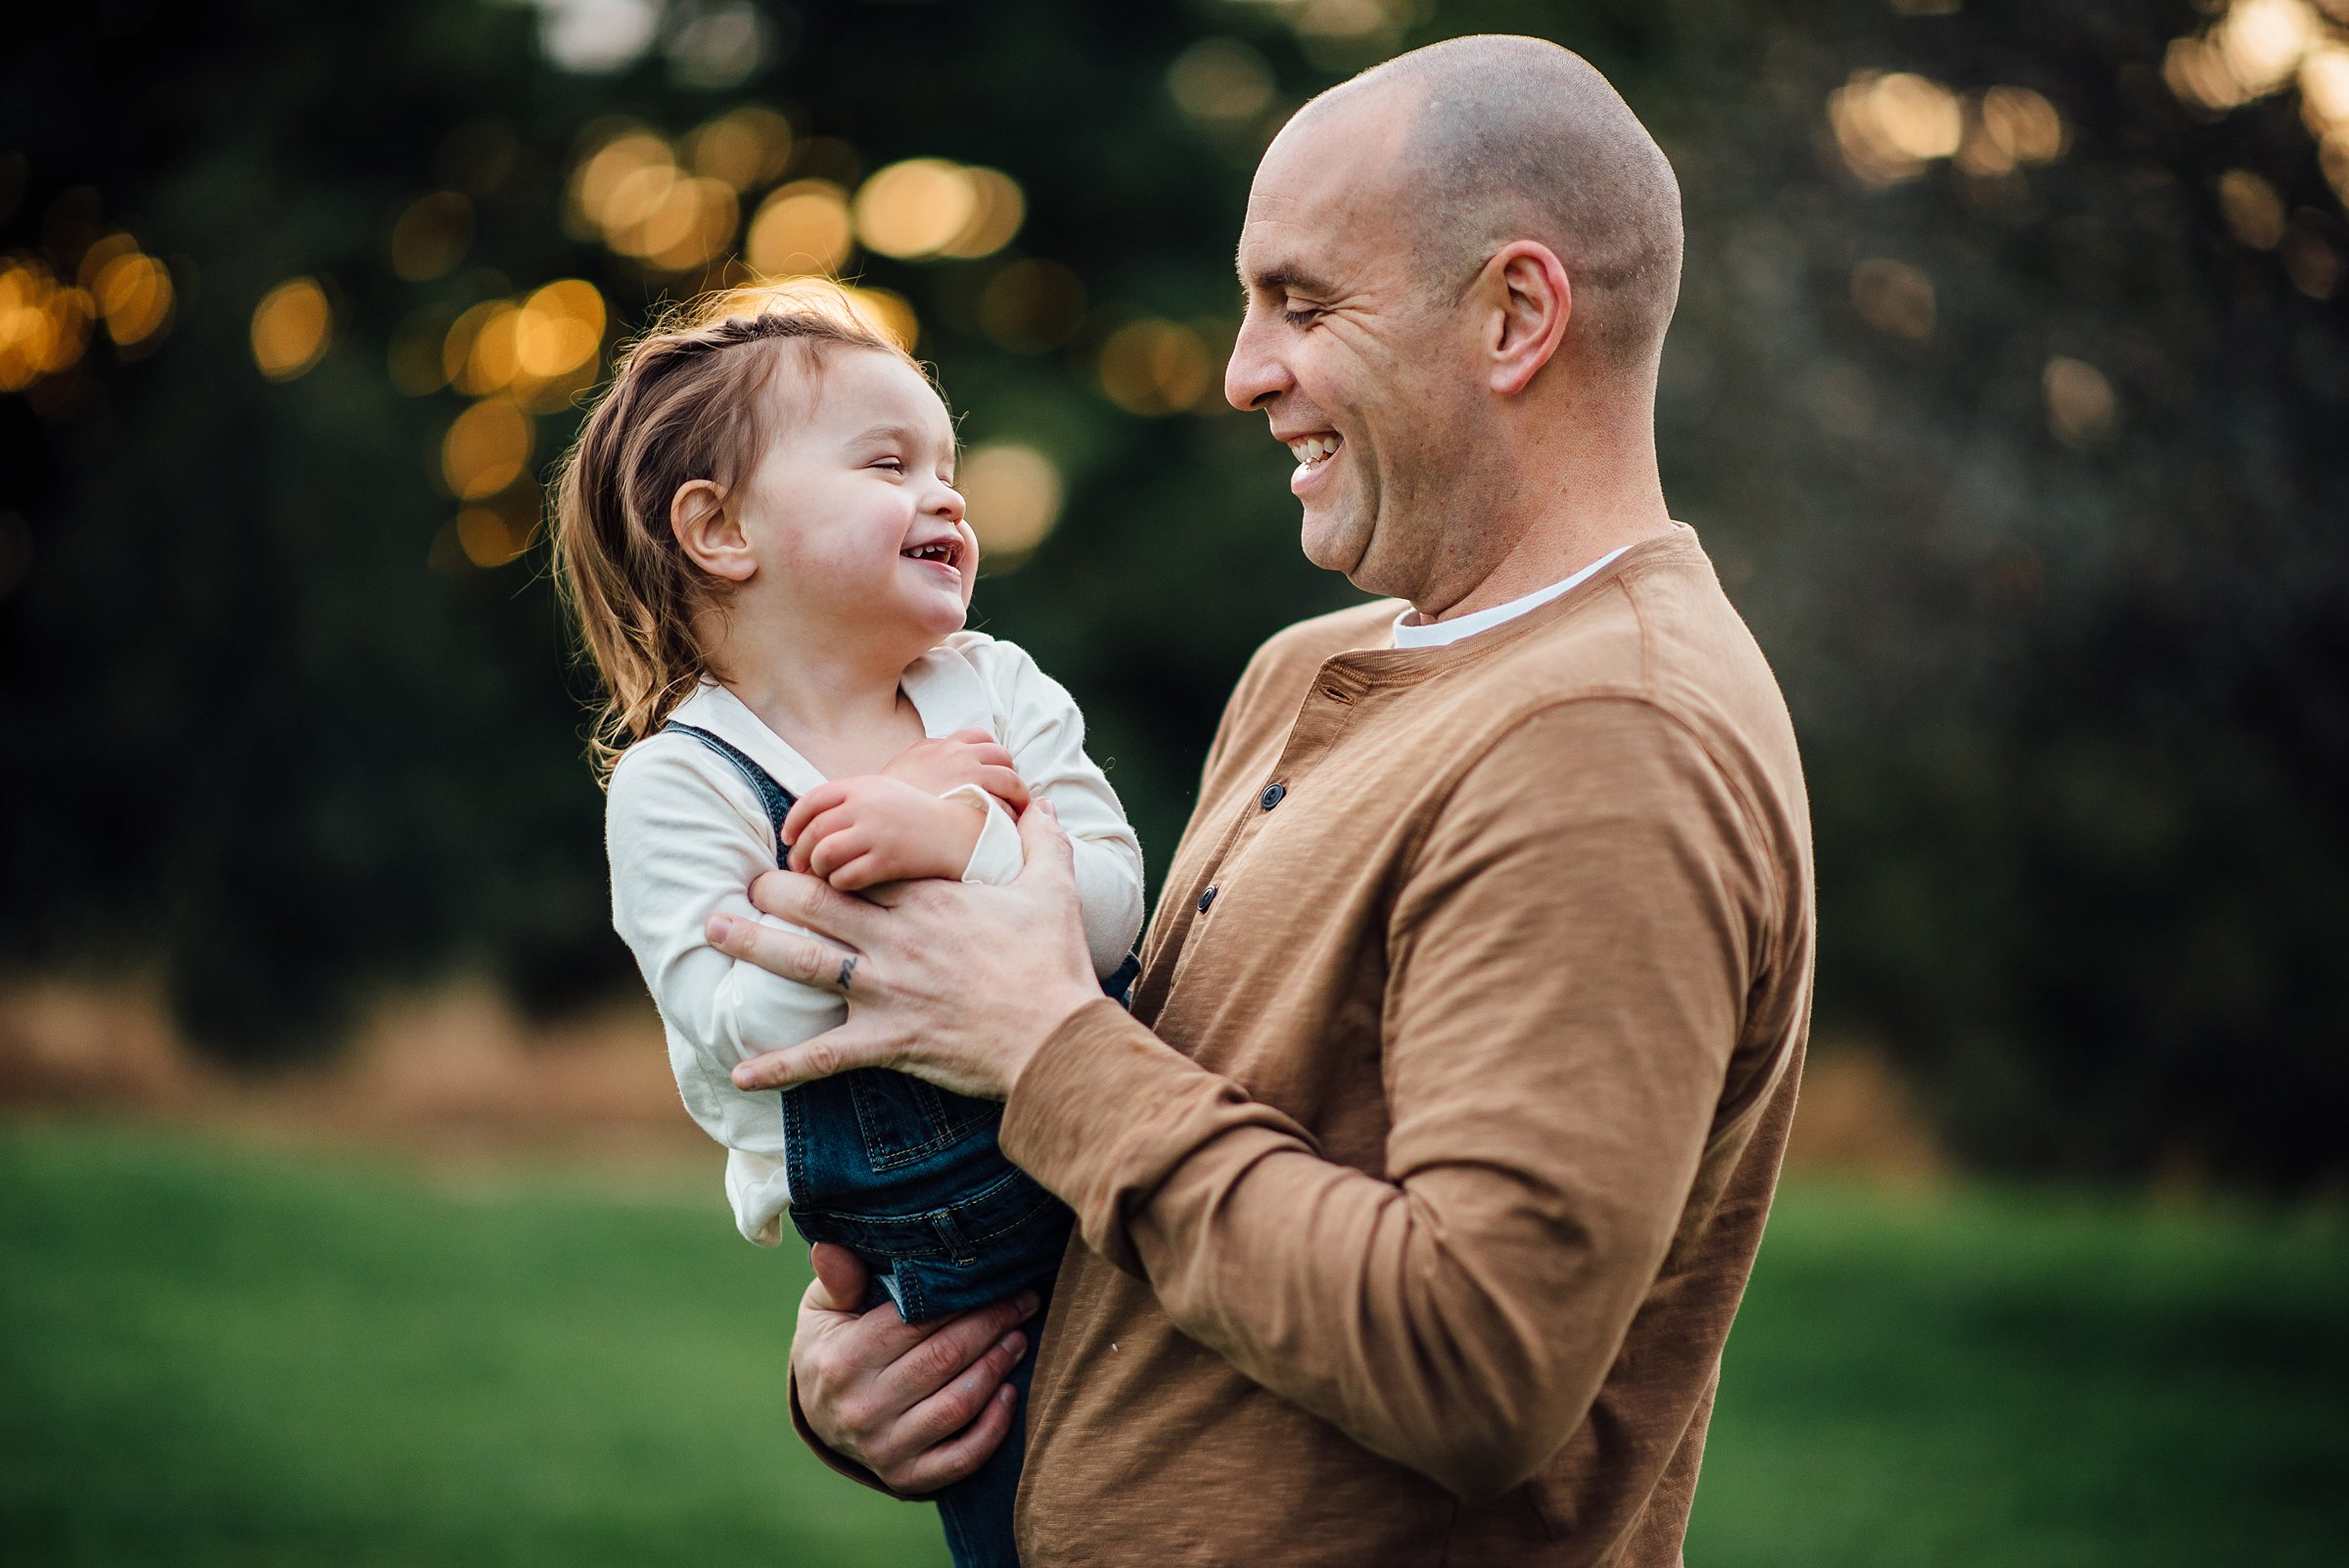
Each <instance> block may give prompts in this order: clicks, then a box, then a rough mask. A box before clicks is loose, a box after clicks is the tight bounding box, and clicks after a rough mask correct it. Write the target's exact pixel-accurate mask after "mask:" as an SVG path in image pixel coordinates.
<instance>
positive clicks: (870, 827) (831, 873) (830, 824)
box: [783, 773, 987, 893]
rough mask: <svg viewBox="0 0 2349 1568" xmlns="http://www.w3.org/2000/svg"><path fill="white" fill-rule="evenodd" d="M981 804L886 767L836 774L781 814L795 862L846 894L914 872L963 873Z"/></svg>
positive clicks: (979, 824) (983, 818)
mask: <svg viewBox="0 0 2349 1568" xmlns="http://www.w3.org/2000/svg"><path fill="white" fill-rule="evenodd" d="M986 825H987V812H986V809H985V807H984V805H983V804H982V803H980V802H978V801H975V800H972V799H971V798H970V797H968V796H964V797H961V798H959V799H956V800H951V801H949V800H943V799H941V798H940V797H939V796H937V795H934V794H932V793H931V792H930V791H928V790H925V789H923V788H921V787H920V786H919V785H914V784H908V783H906V782H905V781H904V780H903V779H898V778H891V777H889V776H888V775H886V774H882V773H864V774H860V775H858V776H857V777H855V778H841V779H834V780H832V781H831V782H830V783H827V784H822V785H819V786H817V787H816V788H814V789H812V790H809V791H808V792H807V793H806V794H805V795H803V796H801V797H800V799H799V803H798V804H797V805H796V806H794V807H792V808H791V814H790V815H789V816H786V817H785V818H784V819H783V842H784V843H786V844H788V845H790V846H791V859H790V865H791V869H793V870H794V871H808V872H812V873H814V874H815V875H816V876H819V877H822V878H823V879H824V880H825V881H827V882H829V883H831V884H832V886H834V887H836V888H838V889H840V891H841V892H843V893H854V892H855V891H857V890H858V889H859V888H870V887H875V886H877V885H879V884H881V883H884V882H903V881H905V880H907V879H908V878H911V877H945V878H948V879H953V878H958V877H960V876H961V875H962V871H963V867H965V866H967V865H969V864H970V863H971V851H972V850H973V849H974V848H975V847H977V845H978V843H979V830H980V829H981V828H983V827H985V826H986Z"/></svg>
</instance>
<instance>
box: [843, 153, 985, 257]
mask: <svg viewBox="0 0 2349 1568" xmlns="http://www.w3.org/2000/svg"><path fill="white" fill-rule="evenodd" d="M852 210H853V212H854V214H855V219H856V238H857V239H858V240H859V241H861V242H862V243H863V245H864V248H865V249H866V250H868V251H875V252H878V253H879V254H882V255H888V256H896V257H898V258H899V259H901V260H902V259H911V258H914V257H918V256H929V255H936V254H938V253H940V252H941V251H944V249H945V248H946V247H947V246H948V245H951V244H952V243H953V242H954V240H955V238H956V237H957V236H958V235H960V234H961V233H962V232H963V231H964V229H966V228H968V227H969V226H970V223H971V220H972V219H973V218H975V217H977V216H978V215H979V192H978V189H977V188H976V186H974V185H973V183H972V182H971V180H970V178H969V176H968V175H967V174H966V173H965V172H964V171H963V169H962V167H961V166H960V165H959V164H955V163H950V162H948V161H945V160H944V159H943V158H909V159H907V160H905V161H903V162H901V163H892V164H890V165H889V167H887V168H885V169H881V170H879V171H877V172H876V173H875V174H874V175H873V177H872V178H870V179H868V180H866V181H865V182H864V184H863V185H862V186H861V187H860V188H858V190H857V192H856V201H855V204H854V206H853V208H852Z"/></svg>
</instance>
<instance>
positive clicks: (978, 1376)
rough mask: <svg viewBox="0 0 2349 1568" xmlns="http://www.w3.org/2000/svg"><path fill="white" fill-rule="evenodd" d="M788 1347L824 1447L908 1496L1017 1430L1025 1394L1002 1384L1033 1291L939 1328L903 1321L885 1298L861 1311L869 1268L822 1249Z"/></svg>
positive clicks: (805, 1408) (1021, 1346)
mask: <svg viewBox="0 0 2349 1568" xmlns="http://www.w3.org/2000/svg"><path fill="white" fill-rule="evenodd" d="M812 1256H813V1258H814V1262H815V1279H814V1282H813V1283H811V1284H809V1285H808V1287H807V1293H806V1295H805V1296H803V1297H802V1298H801V1299H800V1324H799V1329H798V1331H797V1332H796V1333H795V1334H793V1336H792V1341H791V1369H792V1375H793V1377H794V1378H795V1379H796V1381H797V1382H798V1384H799V1392H800V1409H801V1411H802V1413H804V1414H805V1415H806V1417H807V1425H808V1428H809V1430H811V1431H813V1432H814V1433H815V1435H816V1438H817V1440H818V1441H820V1442H821V1443H822V1444H823V1445H824V1447H826V1448H828V1449H830V1450H831V1451H832V1452H833V1453H837V1454H840V1455H841V1456H842V1457H843V1458H847V1459H852V1460H854V1461H855V1462H856V1463H858V1464H861V1465H863V1466H864V1467H865V1468H866V1469H868V1470H870V1471H872V1472H873V1474H874V1475H876V1476H878V1477H879V1478H880V1480H881V1483H882V1484H883V1485H884V1486H887V1487H889V1488H890V1489H891V1490H892V1491H895V1492H901V1493H905V1494H908V1495H912V1496H919V1495H921V1494H923V1493H929V1492H936V1491H937V1490H938V1489H939V1488H941V1487H944V1486H950V1485H952V1484H953V1483H954V1482H956V1481H960V1480H961V1479H963V1478H964V1477H965V1476H967V1475H969V1474H971V1473H972V1472H973V1471H975V1470H977V1469H978V1468H979V1466H980V1465H982V1464H984V1463H985V1462H987V1458H988V1456H989V1455H990V1454H991V1453H994V1452H995V1450H996V1449H997V1448H998V1447H1000V1446H1001V1444H1002V1442H1003V1439H1004V1438H1005V1437H1006V1436H1008V1435H1009V1434H1010V1432H1011V1422H1012V1412H1013V1407H1015V1406H1016V1405H1017V1404H1018V1402H1019V1391H1018V1390H1016V1389H1014V1388H1012V1387H1011V1386H1010V1385H1008V1384H1007V1383H1005V1382H1004V1381H1003V1380H1004V1379H1005V1378H1006V1377H1008V1376H1010V1375H1011V1369H1012V1368H1013V1367H1014V1366H1017V1365H1018V1364H1019V1361H1020V1358H1021V1357H1022V1356H1024V1355H1026V1354H1027V1351H1028V1336H1027V1335H1025V1334H1023V1333H1021V1332H1019V1325H1020V1324H1021V1323H1022V1322H1025V1321H1026V1320H1027V1319H1028V1318H1029V1317H1031V1316H1032V1315H1034V1314H1035V1312H1036V1296H1035V1294H1034V1293H1033V1292H1031V1293H1029V1294H1026V1295H1023V1296H1020V1297H1018V1298H1016V1299H1014V1300H1012V1301H1000V1302H993V1303H990V1305H988V1306H985V1307H974V1308H973V1309H971V1310H970V1311H969V1312H967V1313H959V1314H956V1315H954V1316H952V1317H944V1318H940V1319H938V1320H937V1321H935V1322H928V1323H907V1322H906V1321H905V1320H904V1319H903V1318H901V1317H899V1316H898V1310H897V1309H896V1308H895V1307H892V1306H890V1305H889V1304H888V1303H887V1302H883V1303H882V1304H881V1305H880V1306H878V1307H875V1308H872V1309H871V1310H870V1311H865V1312H859V1311H857V1307H856V1304H857V1303H858V1302H859V1301H861V1300H863V1299H864V1286H865V1270H864V1266H863V1265H862V1264H860V1263H858V1262H857V1261H856V1255H855V1254H854V1253H852V1252H850V1251H849V1250H848V1249H847V1248H846V1247H834V1246H827V1245H820V1244H819V1245H818V1246H817V1247H816V1249H815V1251H814V1253H813V1255H812Z"/></svg>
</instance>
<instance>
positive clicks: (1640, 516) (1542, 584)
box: [1406, 494, 1673, 625]
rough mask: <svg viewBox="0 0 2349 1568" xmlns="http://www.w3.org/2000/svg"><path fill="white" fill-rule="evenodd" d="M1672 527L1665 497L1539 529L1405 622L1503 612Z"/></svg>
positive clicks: (1415, 608)
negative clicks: (1437, 606)
mask: <svg viewBox="0 0 2349 1568" xmlns="http://www.w3.org/2000/svg"><path fill="white" fill-rule="evenodd" d="M1672 526H1673V524H1672V514H1671V513H1670V512H1669V511H1667V510H1666V509H1665V506H1664V499H1663V496H1662V495H1661V494H1658V495H1657V496H1656V497H1655V501H1654V505H1653V506H1652V507H1642V508H1640V509H1638V510H1637V511H1636V512H1631V513H1624V514H1617V515H1609V516H1602V517H1597V518H1592V517H1589V516H1588V515H1582V516H1576V517H1573V518H1569V519H1562V520H1560V524H1559V526H1556V527H1552V528H1542V527H1540V526H1537V527H1536V528H1535V529H1531V530H1527V532H1526V534H1525V535H1524V536H1523V537H1522V538H1520V539H1519V540H1518V542H1517V545H1516V547H1515V548H1514V549H1512V550H1511V551H1510V552H1509V553H1508V554H1507V555H1506V556H1505V557H1503V558H1502V559H1501V560H1500V561H1499V562H1498V563H1497V564H1496V565H1495V567H1494V568H1493V570H1492V571H1491V572H1489V573H1487V574H1486V575H1485V576H1484V577H1483V579H1482V580H1480V581H1478V582H1477V583H1476V584H1475V585H1474V586H1473V587H1471V588H1470V589H1469V590H1468V591H1467V592H1466V593H1464V594H1462V595H1461V596H1460V597H1459V598H1457V599H1455V600H1453V601H1452V602H1451V603H1450V604H1447V605H1445V606H1443V607H1442V609H1441V610H1439V611H1437V612H1436V613H1434V614H1430V613H1429V611H1428V607H1427V605H1426V604H1425V603H1416V602H1415V603H1414V605H1413V608H1412V614H1411V616H1410V618H1409V620H1408V621H1407V622H1406V624H1410V625H1426V624H1428V623H1433V622H1443V621H1453V620H1457V619H1458V618H1459V617H1461V616H1471V615H1475V614H1476V613H1477V612H1479V611H1482V610H1492V609H1497V608H1498V607H1499V606H1501V605H1504V604H1508V603H1510V602H1512V601H1514V600H1517V599H1522V598H1524V597H1525V596H1526V595H1527V594H1529V593H1539V592H1540V591H1541V590H1542V589H1543V588H1546V587H1548V586H1549V585H1550V584H1551V583H1553V582H1563V581H1565V580H1566V579H1567V578H1568V577H1571V576H1574V575H1575V574H1576V573H1577V572H1580V571H1582V570H1584V569H1585V568H1586V567H1589V565H1590V564H1591V563H1592V562H1594V561H1600V560H1603V559H1605V558H1606V557H1607V556H1609V555H1612V554H1614V553H1615V552H1617V551H1619V550H1623V549H1626V548H1628V547H1630V546H1632V545H1635V544H1638V543H1641V542H1643V541H1645V540H1648V539H1652V538H1656V537H1659V536H1660V535H1662V534H1665V533H1669V532H1670V531H1671V530H1672Z"/></svg>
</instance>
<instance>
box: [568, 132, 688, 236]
mask: <svg viewBox="0 0 2349 1568" xmlns="http://www.w3.org/2000/svg"><path fill="white" fill-rule="evenodd" d="M647 170H667V171H668V178H669V179H674V178H675V176H676V161H675V159H674V158H673V157H672V156H671V154H670V153H669V150H668V143H667V142H665V141H663V140H662V139H661V138H660V137H658V136H655V135H654V134H653V133H652V132H651V131H648V130H644V129H641V128H636V129H629V130H623V131H622V132H621V133H620V134H618V135H616V136H614V137H612V138H611V139H610V140H609V141H607V142H605V143H604V145H603V146H602V147H600V148H598V149H597V150H596V151H595V153H594V154H593V155H592V156H591V157H589V158H587V159H586V160H584V161H582V162H580V164H579V166H578V167H577V168H576V170H574V171H573V173H572V177H571V204H570V211H571V214H572V216H573V217H574V218H575V219H576V222H577V224H578V225H579V226H581V228H582V229H583V230H584V233H583V236H582V237H587V238H592V237H596V236H600V235H602V234H603V233H604V232H605V231H606V230H608V229H610V228H612V227H614V226H616V219H615V217H614V215H613V211H612V208H613V199H614V198H615V196H617V195H618V194H619V192H620V189H621V187H622V185H625V184H626V183H627V182H628V181H629V180H631V179H634V178H636V177H637V176H639V175H642V174H644V173H645V172H646V171H647ZM664 189H666V182H665V181H663V180H661V179H659V178H658V176H656V177H655V180H654V184H653V200H658V196H659V192H660V191H661V190H664Z"/></svg>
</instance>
